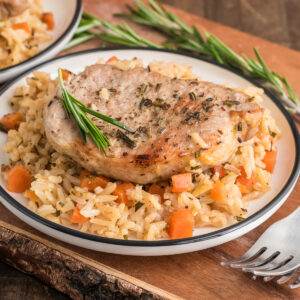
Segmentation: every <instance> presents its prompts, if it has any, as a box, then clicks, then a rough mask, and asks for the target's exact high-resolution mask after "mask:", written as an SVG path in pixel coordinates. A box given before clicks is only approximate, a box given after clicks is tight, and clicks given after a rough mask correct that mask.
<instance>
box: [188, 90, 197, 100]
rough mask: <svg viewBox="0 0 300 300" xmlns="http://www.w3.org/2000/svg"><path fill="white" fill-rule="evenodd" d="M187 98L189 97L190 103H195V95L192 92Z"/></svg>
mask: <svg viewBox="0 0 300 300" xmlns="http://www.w3.org/2000/svg"><path fill="white" fill-rule="evenodd" d="M189 96H190V99H191V100H192V101H195V100H196V95H195V93H194V92H190V93H189Z"/></svg>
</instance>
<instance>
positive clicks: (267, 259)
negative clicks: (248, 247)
mask: <svg viewBox="0 0 300 300" xmlns="http://www.w3.org/2000/svg"><path fill="white" fill-rule="evenodd" d="M279 254H280V253H279V252H278V251H277V252H275V253H272V252H271V251H270V250H269V251H268V250H266V251H265V252H264V253H263V254H262V255H261V256H259V257H258V258H257V259H255V260H254V261H252V262H251V263H250V264H243V265H242V264H241V267H242V269H243V271H245V272H252V271H253V270H254V269H255V270H257V269H258V270H259V269H265V268H266V266H267V265H270V264H271V263H272V261H273V260H274V259H276V257H277V256H278V255H279Z"/></svg>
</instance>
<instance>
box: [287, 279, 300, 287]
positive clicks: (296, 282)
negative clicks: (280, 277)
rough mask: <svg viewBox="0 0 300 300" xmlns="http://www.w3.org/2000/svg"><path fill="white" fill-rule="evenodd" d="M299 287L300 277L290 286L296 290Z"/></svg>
mask: <svg viewBox="0 0 300 300" xmlns="http://www.w3.org/2000/svg"><path fill="white" fill-rule="evenodd" d="M297 287H300V276H299V277H298V278H297V279H296V280H295V281H294V282H292V283H291V284H289V288H290V289H295V288H297Z"/></svg>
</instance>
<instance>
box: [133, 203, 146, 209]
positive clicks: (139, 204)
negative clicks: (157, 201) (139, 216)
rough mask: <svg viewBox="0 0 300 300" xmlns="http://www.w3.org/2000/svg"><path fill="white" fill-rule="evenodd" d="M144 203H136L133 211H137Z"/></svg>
mask: <svg viewBox="0 0 300 300" xmlns="http://www.w3.org/2000/svg"><path fill="white" fill-rule="evenodd" d="M144 204H145V203H143V202H140V201H139V202H137V203H136V204H135V206H134V211H138V210H139V209H140V208H141V207H142V206H143V205H144Z"/></svg>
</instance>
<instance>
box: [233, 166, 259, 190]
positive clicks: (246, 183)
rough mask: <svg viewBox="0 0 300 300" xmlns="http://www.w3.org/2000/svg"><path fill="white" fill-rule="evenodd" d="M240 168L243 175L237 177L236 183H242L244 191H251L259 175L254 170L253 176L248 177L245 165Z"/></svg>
mask: <svg viewBox="0 0 300 300" xmlns="http://www.w3.org/2000/svg"><path fill="white" fill-rule="evenodd" d="M239 169H240V171H241V175H240V176H239V177H238V178H237V180H236V183H238V184H240V185H242V188H241V192H242V193H249V192H251V191H252V190H253V186H254V184H255V183H256V182H257V176H256V174H255V172H254V171H253V172H252V175H251V177H250V178H247V174H246V172H245V169H244V168H243V167H240V168H239Z"/></svg>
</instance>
